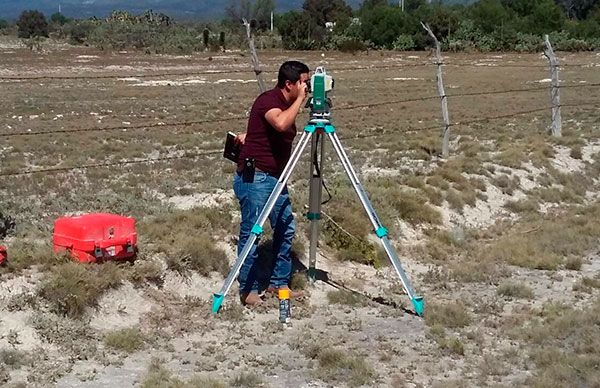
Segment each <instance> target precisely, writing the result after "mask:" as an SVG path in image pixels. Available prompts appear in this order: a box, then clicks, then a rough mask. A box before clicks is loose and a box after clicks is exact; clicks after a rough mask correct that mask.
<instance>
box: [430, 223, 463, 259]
mask: <svg viewBox="0 0 600 388" xmlns="http://www.w3.org/2000/svg"><path fill="white" fill-rule="evenodd" d="M425 234H426V235H427V236H428V239H427V242H426V243H425V246H424V250H425V254H426V255H427V257H428V258H429V259H431V260H433V261H436V262H439V261H448V259H449V258H451V257H454V256H456V255H457V254H458V253H459V251H460V250H461V248H462V247H463V246H464V243H465V238H466V237H465V234H464V231H462V229H460V230H458V229H453V230H443V229H429V230H427V231H425Z"/></svg>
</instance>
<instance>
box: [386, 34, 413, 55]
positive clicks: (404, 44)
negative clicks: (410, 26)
mask: <svg viewBox="0 0 600 388" xmlns="http://www.w3.org/2000/svg"><path fill="white" fill-rule="evenodd" d="M392 46H393V47H394V50H398V51H409V50H413V49H414V48H415V40H414V39H413V37H412V36H411V35H408V34H400V36H398V38H396V40H395V41H394V43H393V44H392Z"/></svg>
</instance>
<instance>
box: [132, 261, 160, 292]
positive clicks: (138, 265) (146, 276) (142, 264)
mask: <svg viewBox="0 0 600 388" xmlns="http://www.w3.org/2000/svg"><path fill="white" fill-rule="evenodd" d="M164 276H165V274H164V272H163V268H162V265H161V264H160V263H159V262H157V261H153V260H144V259H138V260H136V261H135V263H134V264H133V265H132V266H131V267H130V268H129V270H128V271H127V280H129V281H130V282H131V283H132V284H133V285H134V286H138V287H140V286H143V285H144V284H146V283H152V284H156V285H157V286H159V287H160V286H162V284H163V283H164Z"/></svg>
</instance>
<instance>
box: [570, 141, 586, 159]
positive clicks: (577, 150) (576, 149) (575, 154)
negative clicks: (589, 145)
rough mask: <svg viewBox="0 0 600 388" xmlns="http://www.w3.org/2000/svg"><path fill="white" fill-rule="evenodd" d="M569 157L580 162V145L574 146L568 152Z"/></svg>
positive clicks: (581, 156) (581, 155)
mask: <svg viewBox="0 0 600 388" xmlns="http://www.w3.org/2000/svg"><path fill="white" fill-rule="evenodd" d="M569 156H571V157H572V158H573V159H578V160H581V159H582V158H583V154H582V153H581V145H580V144H578V145H574V146H573V147H572V148H571V152H569Z"/></svg>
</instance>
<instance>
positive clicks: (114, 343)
mask: <svg viewBox="0 0 600 388" xmlns="http://www.w3.org/2000/svg"><path fill="white" fill-rule="evenodd" d="M104 344H105V345H106V346H108V347H110V348H113V349H116V350H119V351H123V352H126V353H133V352H135V351H137V350H140V349H142V348H143V347H144V336H143V335H142V332H141V331H140V329H139V328H136V327H131V328H125V329H120V330H115V331H112V332H110V333H107V334H106V336H105V337H104Z"/></svg>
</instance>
